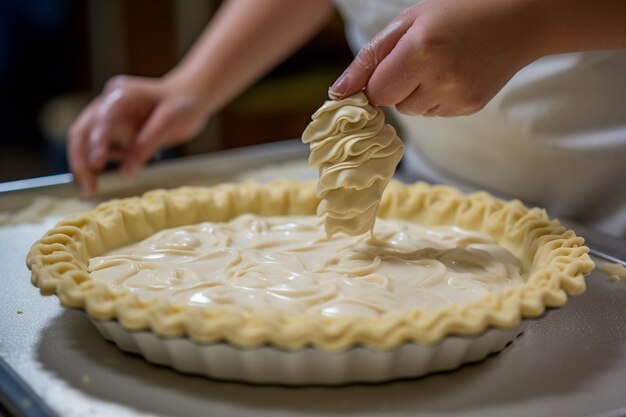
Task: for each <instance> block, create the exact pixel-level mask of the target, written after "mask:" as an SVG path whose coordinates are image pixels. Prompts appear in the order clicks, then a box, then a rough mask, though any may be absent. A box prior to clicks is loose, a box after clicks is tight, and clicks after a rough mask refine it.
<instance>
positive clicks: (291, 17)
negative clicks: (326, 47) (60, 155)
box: [68, 0, 332, 193]
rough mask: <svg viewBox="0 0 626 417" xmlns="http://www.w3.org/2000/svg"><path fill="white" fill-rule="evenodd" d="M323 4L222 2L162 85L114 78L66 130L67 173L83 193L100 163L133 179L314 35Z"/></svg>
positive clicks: (309, 0)
mask: <svg viewBox="0 0 626 417" xmlns="http://www.w3.org/2000/svg"><path fill="white" fill-rule="evenodd" d="M331 10H332V4H331V3H330V1H329V0H298V1H297V2H296V1H293V0H263V1H259V0H229V1H228V2H226V3H225V4H224V5H223V6H222V8H221V9H220V10H219V11H218V13H217V15H216V16H215V18H214V19H213V20H212V22H211V23H210V24H209V26H208V27H207V29H206V30H205V31H204V33H203V34H202V35H201V37H200V38H199V40H198V41H197V42H196V44H195V45H194V46H193V48H192V49H191V51H190V52H189V53H188V54H187V56H185V58H184V59H183V60H182V61H181V63H180V64H179V65H178V66H176V67H175V68H174V69H173V70H172V71H170V73H168V74H167V75H165V76H164V77H163V78H160V79H158V78H157V79H155V78H143V77H129V76H118V77H114V78H113V79H111V80H110V81H109V82H108V83H107V85H106V86H105V88H104V90H103V92H102V93H101V94H100V95H99V96H98V97H96V98H95V99H94V101H92V103H90V105H89V106H87V107H86V108H85V110H83V112H82V113H81V114H80V116H79V117H78V118H77V119H76V121H75V122H74V123H73V125H72V127H71V129H70V135H69V148H68V156H69V162H70V167H71V169H72V172H73V173H74V174H75V176H76V178H77V180H78V181H79V183H80V184H81V185H82V187H83V190H84V191H85V192H87V193H93V192H95V190H96V186H97V175H98V173H99V172H100V171H102V169H104V167H105V165H106V163H107V161H109V160H111V159H118V160H120V161H121V166H122V171H123V172H125V173H127V174H129V175H132V174H134V173H135V172H136V171H137V170H138V169H140V168H141V166H143V165H144V164H145V163H146V161H147V160H148V159H149V158H150V157H151V156H152V155H153V154H154V153H155V152H157V151H158V150H159V149H161V148H162V147H165V146H171V145H175V144H178V143H182V142H185V141H187V140H189V139H190V138H192V137H193V136H194V135H195V134H196V133H198V132H199V131H200V129H201V128H202V127H203V126H204V124H205V123H206V120H207V118H208V117H210V116H211V115H212V114H214V113H215V112H217V111H218V110H219V109H220V108H222V107H223V106H224V105H225V104H226V103H228V102H229V101H230V100H232V99H233V98H234V97H235V96H236V95H237V94H239V93H240V92H241V91H242V90H243V89H244V88H246V87H247V86H249V85H250V84H251V83H253V82H254V81H255V80H256V79H258V78H259V77H260V76H261V75H262V74H264V73H265V72H266V71H268V70H269V69H270V68H272V67H273V66H274V65H276V64H277V63H278V62H279V61H280V60H282V59H284V58H285V57H286V56H287V55H288V54H289V53H291V52H292V51H293V50H294V49H296V48H297V47H298V46H300V45H301V44H303V43H304V42H305V41H306V40H307V39H309V38H310V37H311V36H312V35H313V34H315V33H316V32H317V31H318V30H319V29H320V28H321V27H322V25H323V24H324V23H325V22H326V20H327V19H328V18H329V17H330V12H331Z"/></svg>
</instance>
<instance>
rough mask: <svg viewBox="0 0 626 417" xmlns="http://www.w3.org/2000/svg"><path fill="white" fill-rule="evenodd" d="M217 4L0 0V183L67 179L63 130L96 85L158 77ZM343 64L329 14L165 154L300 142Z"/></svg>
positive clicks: (337, 23) (340, 38) (214, 0)
mask: <svg viewBox="0 0 626 417" xmlns="http://www.w3.org/2000/svg"><path fill="white" fill-rule="evenodd" d="M220 3H221V1H218V0H27V1H21V0H0V128H1V130H0V138H1V139H0V141H1V142H0V182H2V181H11V180H16V179H21V178H30V177H36V176H41V175H49V174H56V173H61V172H67V169H68V168H67V162H66V159H65V144H66V134H67V129H68V126H69V125H70V123H71V122H72V120H73V119H74V118H75V117H76V115H77V114H78V113H79V112H80V110H81V109H82V107H83V106H84V105H86V104H87V103H88V102H89V100H90V99H91V98H93V97H94V96H95V95H96V94H97V93H98V92H99V91H100V89H101V88H102V86H103V84H104V82H105V81H106V80H107V79H108V78H109V77H111V76H113V75H116V74H133V75H141V76H160V75H162V74H164V73H165V72H166V71H168V70H169V69H170V68H171V67H172V66H174V65H175V64H176V62H177V61H178V60H179V59H180V58H181V57H182V55H183V54H184V53H185V51H186V50H187V49H188V48H189V46H190V45H191V44H192V43H193V41H194V40H195V39H196V37H197V36H198V35H199V33H200V32H201V31H202V29H203V28H204V27H205V25H206V24H207V23H208V21H209V19H210V18H211V15H212V14H213V13H214V12H215V10H216V9H217V8H218V7H219V5H220ZM351 58H352V56H351V53H350V51H349V49H348V46H347V44H346V42H345V38H344V35H343V24H342V22H341V20H340V19H339V18H338V17H337V16H335V17H334V18H333V20H332V21H331V22H330V23H329V24H328V25H327V26H326V28H325V29H324V30H323V31H322V32H321V33H320V34H319V35H318V36H316V37H315V38H314V39H313V40H311V42H309V43H308V44H307V45H306V46H305V47H304V48H302V49H301V50H300V51H299V52H297V53H296V54H295V55H294V56H292V57H291V58H290V59H288V60H287V61H286V62H284V63H283V64H282V65H280V66H279V67H278V68H277V69H275V70H274V71H273V72H271V73H270V74H268V75H267V76H266V77H265V78H263V79H262V80H261V81H260V82H258V83H257V84H256V85H254V86H253V87H252V88H251V89H249V90H248V91H247V92H245V93H244V94H243V95H242V96H241V97H239V98H238V99H237V100H236V101H235V102H233V103H232V104H231V105H229V106H228V107H227V108H225V109H224V110H223V111H222V112H220V113H219V114H218V115H217V116H216V117H214V118H213V119H212V120H211V121H210V123H208V126H207V127H206V129H205V130H204V131H203V132H202V133H201V134H200V135H199V137H198V138H197V139H196V140H194V141H192V142H190V143H188V144H186V145H183V146H181V147H178V148H176V149H173V150H170V151H168V152H166V153H165V155H166V156H167V157H176V156H186V155H193V154H198V153H203V152H211V151H215V150H220V149H227V148H234V147H240V146H246V145H251V144H257V143H264V142H269V141H277V140H284V139H290V138H297V137H299V136H300V134H301V132H302V130H303V129H304V127H305V126H306V124H307V123H308V121H309V120H310V117H311V114H312V113H313V112H314V111H315V110H316V109H317V108H318V107H319V105H320V104H321V103H322V102H323V101H324V99H325V98H326V92H327V89H328V87H329V86H330V84H331V83H332V82H333V81H334V79H335V78H336V77H337V76H338V75H339V74H340V73H341V71H342V70H343V69H344V68H345V67H346V65H347V64H348V63H349V62H350V61H351Z"/></svg>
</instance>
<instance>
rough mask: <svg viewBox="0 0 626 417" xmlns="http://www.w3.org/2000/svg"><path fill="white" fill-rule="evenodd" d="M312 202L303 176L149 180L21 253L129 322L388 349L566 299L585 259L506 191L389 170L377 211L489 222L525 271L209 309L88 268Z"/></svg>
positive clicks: (477, 224)
mask: <svg viewBox="0 0 626 417" xmlns="http://www.w3.org/2000/svg"><path fill="white" fill-rule="evenodd" d="M318 202H319V200H318V199H317V197H316V195H315V184H314V183H312V182H308V183H301V182H295V181H276V182H273V183H270V184H269V185H266V186H264V185H258V184H254V183H244V184H240V185H234V184H222V185H218V186H215V187H209V188H201V187H183V188H179V189H175V190H171V191H165V190H156V191H151V192H148V193H146V194H144V195H143V196H142V197H139V198H137V197H136V198H128V199H123V200H114V201H111V202H108V203H104V204H101V205H100V206H98V207H97V208H96V209H95V210H93V211H89V212H85V213H83V214H79V215H76V216H74V217H72V218H70V219H67V220H64V221H62V222H60V223H58V224H57V225H56V227H54V228H53V229H52V230H50V231H48V232H47V233H46V234H45V235H44V236H43V237H42V238H41V239H40V240H39V241H37V242H36V243H35V244H34V245H33V247H32V248H31V250H30V252H29V254H28V257H27V265H28V267H29V268H30V270H31V271H32V282H33V284H34V285H35V286H37V287H39V288H40V289H41V292H42V293H44V294H51V293H56V294H57V295H58V296H59V298H60V299H61V302H62V303H63V305H65V306H68V307H78V308H84V309H85V310H86V311H87V312H88V313H89V314H90V315H91V316H92V317H93V318H95V319H98V320H118V321H119V322H120V323H121V325H122V326H123V327H125V328H126V329H129V330H145V329H150V330H152V331H153V332H155V333H156V334H158V335H161V336H167V337H176V336H188V337H190V338H191V339H193V340H195V341H197V342H201V343H209V342H219V341H226V342H228V343H232V344H234V345H239V346H244V347H252V346H257V345H260V344H272V345H274V346H277V347H280V348H284V349H292V350H294V349H300V348H302V347H304V346H309V345H311V346H315V347H317V348H319V349H322V350H326V351H340V350H345V349H348V348H350V347H353V346H355V345H359V344H364V345H367V346H370V347H373V348H376V349H392V348H394V347H397V346H398V345H400V344H402V343H405V342H410V341H412V342H421V343H435V342H437V341H439V340H441V339H442V338H444V337H446V336H449V335H466V336H473V335H478V334H480V333H482V332H484V331H485V330H486V329H488V328H489V327H490V326H495V327H501V328H512V327H515V326H516V325H517V324H518V323H519V322H520V320H521V319H522V318H524V317H535V316H538V315H540V314H542V313H543V312H544V310H545V309H546V307H557V306H560V305H562V304H564V303H565V301H566V299H567V295H568V294H577V293H580V292H582V291H583V290H584V288H585V282H584V275H585V274H587V273H589V272H590V271H591V270H592V268H593V266H594V264H593V262H592V261H591V259H590V258H589V256H588V255H587V252H588V249H587V248H586V247H585V246H583V240H582V238H580V237H577V236H576V235H575V234H574V232H572V231H569V230H567V229H565V228H564V227H563V226H561V225H560V224H559V222H558V220H550V219H549V218H548V217H547V215H546V213H545V211H543V210H541V209H537V208H533V209H528V208H526V207H525V206H524V205H523V204H521V203H520V202H519V201H510V202H503V201H501V200H498V199H496V198H494V197H492V196H490V195H489V194H486V193H476V194H471V195H468V196H466V195H464V194H462V193H461V192H459V191H457V190H456V189H453V188H448V187H441V186H429V185H427V184H425V183H416V184H414V185H402V184H399V183H394V182H392V183H391V184H390V186H389V187H388V188H387V191H386V192H385V194H384V195H383V199H382V201H381V203H380V206H379V210H378V215H379V216H380V217H383V218H395V219H402V220H407V221H415V222H418V223H420V224H424V225H457V226H459V227H462V228H465V229H469V230H476V231H480V232H483V233H487V234H489V235H491V236H493V237H494V238H495V239H496V241H497V242H498V243H499V244H501V245H502V246H504V247H506V248H507V249H508V250H509V251H511V252H512V253H513V254H515V255H516V256H517V257H518V258H519V259H520V260H521V261H522V263H523V269H524V271H525V275H526V276H527V277H528V278H527V282H526V283H525V284H523V285H521V286H516V287H512V288H509V289H506V290H503V291H498V292H493V293H491V294H489V295H487V296H485V297H484V298H482V299H480V300H478V301H476V302H471V303H468V304H464V305H450V306H448V307H446V308H442V309H439V310H433V311H430V310H421V309H415V310H411V311H406V312H402V313H389V314H384V315H382V316H380V317H365V316H347V317H339V318H332V317H322V316H320V315H317V314H311V313H302V314H293V313H291V312H286V311H284V310H281V309H279V308H267V309H263V310H262V311H258V312H255V313H254V314H250V313H245V312H243V311H241V310H239V309H237V308H235V307H228V308H223V309H206V308H202V307H191V306H185V305H175V304H172V303H171V302H168V301H166V300H158V299H151V300H139V299H138V298H137V297H136V296H134V295H133V294H130V293H127V292H123V291H120V292H112V291H111V290H110V289H109V288H108V287H107V286H106V285H105V284H103V283H96V282H95V281H93V280H91V278H90V276H89V274H88V272H87V265H88V263H89V259H90V258H92V257H95V256H99V255H102V254H104V253H106V252H107V251H110V250H112V249H115V248H119V247H121V246H124V245H127V244H130V243H132V242H136V241H139V240H141V239H144V238H146V237H148V236H150V235H152V234H154V233H156V232H157V231H159V230H163V229H165V228H169V227H175V226H182V225H187V224H196V223H200V222H204V221H217V222H219V221H226V220H229V219H231V218H233V217H235V216H238V215H240V214H242V213H255V214H261V215H281V214H297V215H311V214H314V213H315V210H316V207H317V204H318Z"/></svg>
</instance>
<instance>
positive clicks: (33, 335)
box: [0, 142, 626, 417]
mask: <svg viewBox="0 0 626 417" xmlns="http://www.w3.org/2000/svg"><path fill="white" fill-rule="evenodd" d="M306 154H307V149H306V148H304V147H301V146H299V145H298V144H296V143H294V142H288V143H282V144H278V145H273V146H270V147H266V146H262V147H256V148H251V149H244V150H240V151H232V152H228V153H225V154H221V155H219V154H218V155H213V156H211V157H202V158H195V159H193V160H190V161H189V162H191V163H190V164H189V165H188V166H186V162H187V161H179V162H174V163H169V165H168V166H165V167H161V166H159V167H158V168H153V169H151V170H150V171H149V172H146V173H145V174H143V175H142V177H140V179H139V180H140V183H139V184H138V185H136V186H134V187H133V190H132V191H129V192H131V193H136V192H141V191H143V190H142V189H141V187H143V186H144V185H145V186H146V187H152V188H154V186H153V185H151V184H154V182H153V181H155V182H156V183H159V184H160V186H169V185H163V182H160V178H159V176H160V175H156V174H155V173H154V171H153V170H158V169H165V168H167V170H166V171H167V173H166V174H165V175H166V176H167V177H168V179H172V178H171V176H173V175H174V173H179V174H180V176H181V177H180V178H190V179H191V180H192V181H194V182H196V181H197V182H199V183H202V181H205V182H204V183H212V182H213V181H216V182H219V181H221V180H224V179H225V180H229V179H232V178H240V177H241V172H242V171H245V170H244V169H242V167H245V168H246V169H253V170H254V171H255V172H254V174H253V175H254V176H255V177H256V178H258V179H267V178H269V177H271V176H273V175H280V176H293V177H296V178H299V179H300V178H302V177H308V176H309V175H310V172H309V171H307V170H306V169H304V168H303V169H302V171H298V170H297V169H287V170H281V169H280V166H283V165H285V164H290V163H298V161H300V162H301V163H302V164H301V166H305V164H304V163H303V161H304V158H305V157H306ZM213 157H215V158H216V159H212V158H213ZM268 165H269V167H268ZM264 166H265V167H266V168H263V167H264ZM168 170H169V171H168ZM202 176H204V178H201V177H202ZM263 177H267V178H263ZM107 181H113V183H115V177H114V176H113V177H108V178H107V179H105V181H103V186H105V187H104V188H105V189H106V187H107V186H108V184H107ZM142 181H145V182H147V185H146V184H145V183H144V182H142ZM177 181H179V180H178V179H172V182H171V186H175V185H181V184H182V183H181V182H177ZM117 182H118V183H119V182H120V181H119V180H118V181H117ZM165 182H166V181H165ZM168 184H169V182H168ZM108 190H109V191H106V192H108V193H110V194H111V195H120V196H121V195H124V194H125V193H126V190H125V188H124V186H123V184H121V185H119V186H118V185H115V184H111V188H110V189H108ZM47 193H52V194H53V195H64V196H70V195H77V194H76V191H75V189H74V188H73V187H72V186H71V185H68V184H62V185H53V186H47V187H45V186H44V187H36V188H31V189H28V190H25V191H18V190H14V191H10V192H9V191H7V192H5V193H2V194H0V207H2V208H3V209H4V208H5V207H7V206H8V205H9V204H13V205H14V204H15V200H21V201H22V202H27V201H28V200H29V199H32V198H33V197H34V196H36V195H41V194H47ZM9 196H10V197H9ZM5 204H6V205H7V206H5ZM56 220H57V219H47V220H46V221H45V222H42V223H37V224H20V225H13V226H5V227H1V228H0V248H1V249H2V250H0V265H1V267H2V268H1V269H0V279H1V280H2V283H3V289H2V291H0V356H1V357H2V358H3V359H4V361H5V362H6V363H7V364H8V365H9V366H10V367H11V368H12V369H13V371H15V373H16V374H17V375H18V376H19V377H20V378H21V379H22V380H23V381H25V382H26V384H27V385H28V387H29V389H31V390H32V391H34V392H35V393H36V394H37V395H38V396H39V397H40V398H42V399H43V401H44V402H45V403H46V404H47V405H48V406H49V407H50V408H51V409H52V410H54V411H55V412H56V413H58V415H60V416H69V417H72V416H85V415H89V416H120V417H125V416H146V415H148V416H152V415H155V416H198V415H211V416H242V417H245V416H336V415H342V416H350V415H354V416H415V415H432V416H502V415H506V416H530V415H532V416H561V415H562V416H602V417H609V416H622V415H626V307H625V305H626V304H625V302H624V300H626V282H612V281H610V280H609V279H608V278H607V277H606V276H605V275H603V274H601V273H598V272H595V271H594V272H593V273H592V274H591V275H590V276H589V277H588V279H587V284H588V289H587V291H586V292H585V293H584V294H582V295H580V296H576V297H573V298H571V299H570V300H569V301H568V303H567V304H566V306H564V307H563V308H561V309H557V310H551V311H549V312H548V313H547V314H546V315H545V317H543V318H541V319H539V320H536V321H535V322H534V323H533V324H532V326H530V327H529V328H528V330H527V331H526V332H525V333H524V334H523V335H522V336H521V337H519V338H518V339H517V340H516V341H515V342H514V343H513V344H512V345H511V346H509V347H508V348H506V349H505V350H504V351H503V352H501V353H499V354H497V355H494V356H491V357H489V358H488V359H487V360H485V361H483V362H480V363H478V364H474V365H468V366H463V367H462V368H460V369H459V370H456V371H452V372H445V373H439V374H434V375H430V376H427V377H423V378H418V379H414V380H409V381H400V382H393V383H387V384H378V385H353V386H346V387H335V388H323V387H309V388H283V387H275V386H253V385H246V384H241V383H229V382H218V381H213V380H210V379H207V378H203V377H194V376H188V375H183V374H179V373H177V372H175V371H173V370H171V369H169V368H165V367H159V366H155V365H151V364H149V363H147V362H146V361H144V360H143V359H142V358H141V357H139V356H136V355H131V354H126V353H123V352H121V351H120V350H119V349H118V348H117V347H116V346H115V345H113V344H112V343H110V342H107V341H106V340H104V339H103V338H102V337H101V336H100V335H99V333H98V332H97V330H96V329H95V327H94V326H93V325H92V324H91V323H90V321H89V320H88V319H87V318H86V317H85V316H84V314H83V313H82V312H81V311H76V310H70V309H64V308H62V307H60V305H59V302H58V299H57V298H56V297H41V296H40V295H39V293H38V291H37V290H36V289H35V288H34V287H32V286H31V284H30V273H29V272H28V270H27V269H26V267H25V266H24V257H25V254H26V252H27V250H28V249H29V247H30V245H31V244H32V243H33V242H34V241H35V240H36V239H38V238H39V237H41V235H42V234H43V233H44V232H45V231H46V230H47V229H49V228H51V227H52V226H53V225H54V223H55V221H56ZM612 242H613V244H614V245H615V250H617V251H619V252H621V253H626V244H624V242H620V241H619V239H614V240H612Z"/></svg>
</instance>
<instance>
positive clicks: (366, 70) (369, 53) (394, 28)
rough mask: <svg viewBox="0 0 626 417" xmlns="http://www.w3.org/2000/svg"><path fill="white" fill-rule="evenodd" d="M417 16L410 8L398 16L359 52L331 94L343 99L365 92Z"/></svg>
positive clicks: (415, 11) (333, 87)
mask: <svg viewBox="0 0 626 417" xmlns="http://www.w3.org/2000/svg"><path fill="white" fill-rule="evenodd" d="M416 14H417V8H416V7H415V6H414V7H410V8H408V9H406V10H405V11H404V12H402V13H401V14H399V15H398V16H396V17H395V18H394V19H393V20H392V21H391V22H390V23H389V24H388V25H387V26H386V27H385V28H384V29H383V30H381V31H380V32H378V33H377V34H376V36H374V37H373V38H372V39H371V40H370V41H369V42H368V43H367V44H365V45H364V46H363V47H362V48H361V50H360V51H359V52H358V54H357V55H356V57H355V58H354V60H353V61H352V62H351V63H350V65H349V66H348V68H346V70H345V71H344V72H343V74H341V76H340V77H339V78H338V79H337V81H335V83H334V84H333V85H332V87H330V90H329V94H330V95H331V96H334V97H335V98H338V99H342V98H345V97H348V96H351V95H353V94H355V93H358V92H359V91H361V90H363V89H364V88H365V86H366V85H367V82H368V81H369V79H370V77H371V76H372V74H373V73H374V70H375V69H376V67H377V66H378V64H379V63H380V62H381V61H382V60H383V59H385V57H386V56H387V55H389V53H390V52H391V51H392V50H393V48H394V47H395V46H396V44H397V43H398V41H399V40H400V38H402V36H403V35H404V34H405V33H406V32H407V30H409V28H410V27H411V25H412V24H413V21H414V20H415V17H416Z"/></svg>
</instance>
